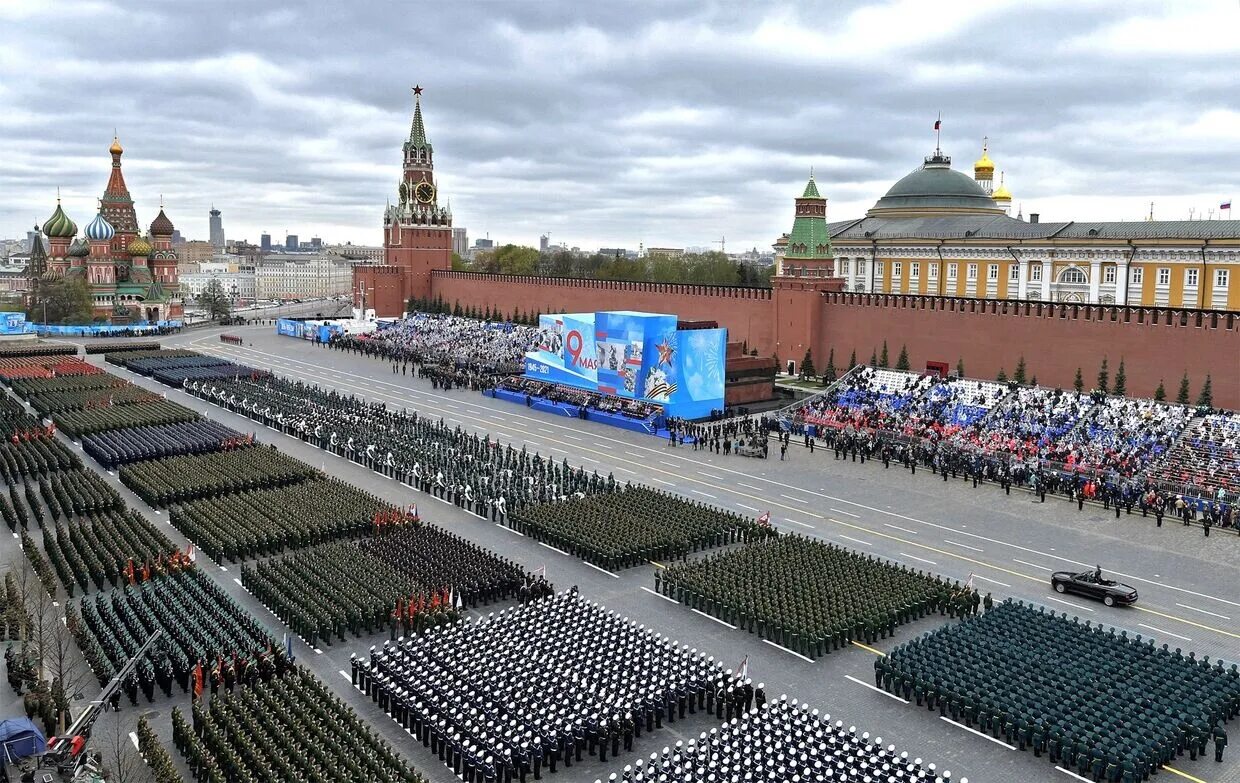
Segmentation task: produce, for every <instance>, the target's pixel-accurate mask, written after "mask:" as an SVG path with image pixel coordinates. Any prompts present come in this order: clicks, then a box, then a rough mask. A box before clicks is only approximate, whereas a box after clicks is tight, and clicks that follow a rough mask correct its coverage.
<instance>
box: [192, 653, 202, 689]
mask: <svg viewBox="0 0 1240 783" xmlns="http://www.w3.org/2000/svg"><path fill="white" fill-rule="evenodd" d="M193 674H194V698H195V699H200V698H202V661H201V660H200V661H198V663H196V664H194V672H193Z"/></svg>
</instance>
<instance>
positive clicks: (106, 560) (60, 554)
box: [43, 510, 176, 598]
mask: <svg viewBox="0 0 1240 783" xmlns="http://www.w3.org/2000/svg"><path fill="white" fill-rule="evenodd" d="M43 550H44V551H45V552H47V558H48V560H49V561H51V564H52V568H53V569H54V570H55V571H56V575H57V576H58V577H59V578H60V583H61V584H62V585H64V587H65V592H67V593H68V594H69V597H70V598H72V597H73V593H74V591H75V589H80V590H81V591H82V592H83V593H88V592H90V591H91V590H92V589H99V590H103V589H105V588H106V587H107V586H108V585H118V584H120V582H121V580H122V578H124V572H125V569H126V568H127V567H128V564H129V562H130V561H132V562H133V563H134V564H135V566H134V567H135V568H137V567H141V566H143V565H149V564H160V563H161V561H162V560H163V559H166V558H168V557H171V556H173V555H174V553H175V551H176V547H174V546H173V545H172V542H171V541H169V540H168V537H167V536H165V535H164V534H163V533H161V532H160V531H159V530H158V529H157V528H156V527H155V526H154V525H152V524H151V523H150V522H148V521H146V518H144V517H142V516H141V515H139V514H137V513H135V512H133V511H129V510H125V511H109V512H104V513H96V514H88V515H86V516H83V517H78V518H75V519H72V520H69V521H68V522H66V523H65V524H63V525H62V524H59V523H58V524H56V525H55V526H54V527H44V528H43Z"/></svg>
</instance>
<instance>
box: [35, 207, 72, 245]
mask: <svg viewBox="0 0 1240 783" xmlns="http://www.w3.org/2000/svg"><path fill="white" fill-rule="evenodd" d="M43 233H44V234H47V235H48V236H49V237H52V238H57V239H69V238H70V237H73V236H74V235H76V234H77V224H76V223H74V222H73V221H72V220H70V219H69V216H68V215H66V214H65V211H64V210H63V209H61V208H60V201H59V200H57V201H56V211H55V212H53V213H52V216H51V217H50V218H48V219H47V222H46V223H44V224H43Z"/></svg>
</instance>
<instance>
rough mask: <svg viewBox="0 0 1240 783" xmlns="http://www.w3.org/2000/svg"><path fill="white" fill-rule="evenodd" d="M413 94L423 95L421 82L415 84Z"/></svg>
mask: <svg viewBox="0 0 1240 783" xmlns="http://www.w3.org/2000/svg"><path fill="white" fill-rule="evenodd" d="M413 94H414V95H421V94H422V85H420V84H415V85H414V86H413Z"/></svg>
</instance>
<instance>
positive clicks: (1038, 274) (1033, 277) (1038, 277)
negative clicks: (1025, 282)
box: [1029, 264, 1042, 283]
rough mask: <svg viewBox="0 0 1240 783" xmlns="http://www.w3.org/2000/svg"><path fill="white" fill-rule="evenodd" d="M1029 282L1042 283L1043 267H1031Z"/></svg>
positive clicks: (1038, 265) (1035, 265)
mask: <svg viewBox="0 0 1240 783" xmlns="http://www.w3.org/2000/svg"><path fill="white" fill-rule="evenodd" d="M1029 280H1030V281H1031V282H1034V283H1040V282H1042V265H1041V264H1034V265H1032V266H1030V267H1029Z"/></svg>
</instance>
